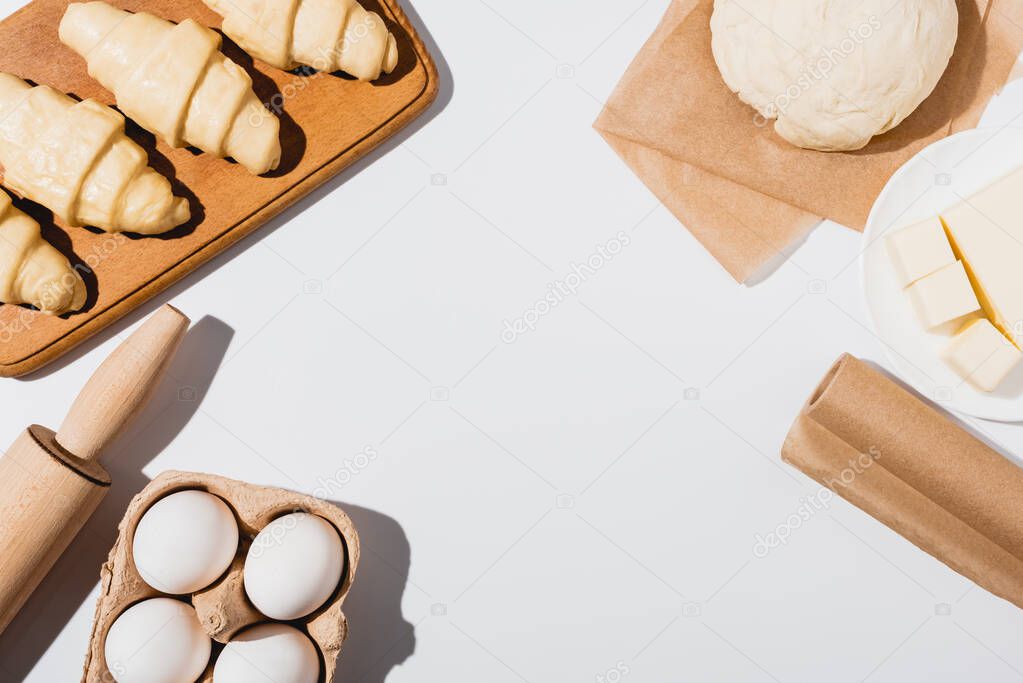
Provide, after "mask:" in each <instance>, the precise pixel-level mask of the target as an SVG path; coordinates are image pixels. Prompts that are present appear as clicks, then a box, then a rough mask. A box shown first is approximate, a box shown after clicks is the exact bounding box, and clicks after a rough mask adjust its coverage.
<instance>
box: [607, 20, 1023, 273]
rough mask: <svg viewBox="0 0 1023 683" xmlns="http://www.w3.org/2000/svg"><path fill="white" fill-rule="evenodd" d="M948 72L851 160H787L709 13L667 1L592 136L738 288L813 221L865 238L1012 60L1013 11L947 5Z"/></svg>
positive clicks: (973, 119) (792, 154)
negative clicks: (735, 72) (881, 210)
mask: <svg viewBox="0 0 1023 683" xmlns="http://www.w3.org/2000/svg"><path fill="white" fill-rule="evenodd" d="M957 4H958V7H959V37H958V41H957V43H956V48H955V52H954V54H953V56H952V60H951V62H950V63H949V67H948V69H947V70H946V72H945V75H944V76H943V77H942V79H941V81H940V82H939V83H938V86H937V87H936V88H935V90H934V92H933V93H932V94H931V96H930V97H928V98H927V100H925V101H924V102H923V104H921V105H920V107H919V108H918V109H917V110H916V111H915V112H914V113H913V114H912V115H911V116H909V117H908V118H907V119H906V120H905V121H903V122H902V124H900V125H899V126H897V127H896V128H895V129H894V130H892V131H889V132H888V133H886V134H885V135H881V136H878V137H876V138H875V139H874V140H872V141H871V142H870V144H868V145H867V146H866V147H865V148H863V149H862V150H858V151H855V152H848V153H833V152H832V153H827V152H816V151H813V150H804V149H799V148H797V147H794V146H792V145H791V144H789V143H788V142H786V141H785V140H783V139H782V138H781V137H779V136H778V135H777V134H775V132H774V127H773V122H772V123H769V124H768V125H761V126H758V125H757V124H756V122H755V120H754V115H755V113H756V112H755V111H754V110H753V109H752V108H751V107H748V106H746V105H745V104H743V103H742V102H741V101H740V100H739V98H738V97H737V96H736V95H735V94H734V93H732V92H731V91H730V90H729V89H728V87H727V86H726V85H725V83H724V81H723V80H722V79H721V75H720V73H719V72H718V69H717V65H716V64H715V62H714V57H713V55H712V53H711V48H710V42H711V33H710V15H711V12H712V10H713V6H714V3H713V0H674V2H673V3H672V4H671V6H670V7H669V9H668V11H667V13H666V14H665V16H664V18H663V19H662V20H661V23H660V25H659V26H658V28H657V30H656V31H655V33H654V34H653V36H652V37H651V38H650V39H649V40H648V41H647V43H646V45H644V47H643V48H642V50H641V51H640V53H639V54H638V55H637V56H636V58H635V60H634V61H633V63H632V65H631V66H630V67H629V68H628V70H627V71H626V73H625V75H624V76H623V77H622V79H621V81H620V82H619V83H618V86H617V87H616V89H615V91H614V92H613V93H612V95H611V97H610V99H609V100H608V102H607V104H606V105H605V107H604V109H603V111H602V112H601V114H600V116H599V118H598V119H597V121H596V122H595V124H594V127H595V128H596V129H597V131H598V132H600V134H601V135H603V136H604V138H605V139H606V140H607V142H608V143H609V144H610V145H611V147H613V148H614V149H615V151H616V152H617V153H618V154H619V155H620V156H621V157H622V159H623V160H624V161H625V162H626V163H627V164H628V165H629V166H630V167H631V168H632V170H633V171H634V172H635V173H636V175H638V176H639V178H640V179H641V180H642V181H643V182H644V183H645V184H646V185H647V186H648V187H649V188H650V189H651V191H653V193H654V194H655V195H656V196H657V197H658V199H660V200H661V202H663V203H664V205H665V206H666V207H667V208H668V209H669V210H670V211H672V213H674V214H675V216H676V217H677V218H678V219H679V220H680V221H681V222H682V223H683V224H684V225H685V226H686V227H687V228H688V229H689V230H690V231H691V232H692V233H693V235H694V236H695V237H696V238H697V239H698V240H699V241H700V242H701V243H702V244H703V245H704V247H706V249H707V250H708V251H710V253H711V254H712V255H713V256H714V257H715V258H716V259H717V260H718V261H719V262H720V263H721V265H722V266H724V267H725V269H726V270H727V271H728V272H729V273H731V275H732V276H733V277H734V278H735V279H736V280H738V281H740V282H743V281H746V280H747V279H748V278H749V277H750V276H751V275H753V274H754V273H755V272H756V271H757V270H758V269H760V268H761V267H762V266H763V265H764V264H765V263H767V262H768V261H770V260H772V259H775V258H777V257H779V256H780V255H782V254H783V253H784V250H785V249H786V248H787V247H790V246H792V245H793V244H794V243H795V242H797V241H798V240H799V239H801V238H802V237H804V236H805V235H806V234H807V232H809V230H810V229H812V228H813V226H814V225H816V224H817V223H818V222H819V221H820V219H821V218H830V219H832V220H835V221H837V222H839V223H842V224H844V225H847V226H849V227H850V228H854V229H856V230H863V227H864V224H865V223H866V219H867V215H868V214H869V212H870V208H871V206H872V205H873V203H874V200H875V198H876V197H877V195H878V194H879V193H880V191H881V189H882V188H883V187H884V184H885V183H886V182H887V181H888V178H889V177H891V175H892V173H894V172H895V170H896V169H898V168H899V166H901V165H902V164H903V163H905V162H906V161H907V160H908V159H909V158H910V157H912V156H913V155H914V154H916V153H917V152H918V151H920V150H921V149H923V148H924V147H926V146H927V145H928V144H930V143H932V142H934V141H936V140H938V139H939V138H942V137H944V136H946V135H948V134H949V133H950V132H955V131H958V130H962V129H965V128H972V127H973V126H975V125H976V123H977V121H978V120H979V118H980V115H981V114H982V113H983V111H984V107H985V106H986V105H987V103H988V101H989V100H990V98H991V96H992V95H994V94H995V93H997V91H998V90H999V89H1000V88H1001V87H1002V86H1003V85H1004V84H1005V83H1006V82H1007V81H1008V80H1009V78H1010V75H1011V74H1012V72H1013V67H1014V65H1015V64H1016V60H1017V57H1018V56H1019V54H1020V51H1021V49H1023V28H1021V27H1023V8H1021V5H1023V3H1019V2H1012V1H1010V0H957Z"/></svg>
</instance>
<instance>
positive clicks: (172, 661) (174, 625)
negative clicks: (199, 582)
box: [104, 598, 210, 683]
mask: <svg viewBox="0 0 1023 683" xmlns="http://www.w3.org/2000/svg"><path fill="white" fill-rule="evenodd" d="M104 656H105V657H106V660H107V669H108V670H109V671H110V674H111V676H112V677H113V679H114V680H115V681H116V682H117V683H194V681H195V680H196V679H197V678H199V676H200V675H201V674H202V672H203V671H204V670H205V669H206V664H207V663H208V662H209V660H210V638H209V636H207V635H206V633H205V632H204V631H203V630H202V626H201V625H200V624H199V617H197V616H196V614H195V610H194V609H193V608H192V606H191V605H188V604H186V603H183V602H181V601H179V600H174V599H172V598H153V599H152V600H144V601H143V602H140V603H138V604H135V605H132V606H131V607H129V608H128V609H127V610H125V611H124V613H123V614H121V616H119V617H117V620H116V621H115V622H114V623H113V624H112V625H111V627H110V630H109V631H108V632H107V640H106V643H105V644H104Z"/></svg>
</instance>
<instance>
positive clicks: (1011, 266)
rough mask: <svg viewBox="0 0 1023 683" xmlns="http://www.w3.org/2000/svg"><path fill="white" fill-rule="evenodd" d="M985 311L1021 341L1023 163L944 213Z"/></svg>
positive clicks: (998, 324) (957, 250) (1017, 340)
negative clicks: (1022, 166)
mask: <svg viewBox="0 0 1023 683" xmlns="http://www.w3.org/2000/svg"><path fill="white" fill-rule="evenodd" d="M941 217H942V219H943V220H944V223H945V227H946V228H947V229H948V235H949V238H950V239H951V242H952V250H953V252H954V253H955V254H956V257H957V258H959V259H960V260H961V261H963V263H964V264H965V265H966V270H967V273H968V274H969V276H970V278H971V280H972V281H973V284H974V288H975V289H976V290H977V296H978V298H979V299H980V303H981V305H982V306H983V308H984V313H985V314H986V315H987V317H988V318H990V320H991V322H992V323H994V325H995V327H997V328H998V329H999V330H1001V331H1002V333H1003V334H1005V335H1006V336H1007V337H1009V339H1011V340H1013V342H1014V343H1015V344H1016V345H1017V346H1020V343H1021V342H1023V168H1021V169H1018V170H1016V171H1013V172H1012V173H1010V174H1009V175H1007V176H1006V177H1004V178H1002V179H1001V180H999V181H998V182H996V183H994V184H993V185H990V186H988V187H987V188H985V189H983V190H981V191H980V192H978V193H977V194H975V195H973V196H972V197H970V198H969V199H967V200H965V201H963V202H960V203H959V204H957V205H956V206H954V207H953V208H951V209H949V210H947V211H943V212H942V214H941Z"/></svg>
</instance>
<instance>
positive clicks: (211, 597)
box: [82, 471, 359, 683]
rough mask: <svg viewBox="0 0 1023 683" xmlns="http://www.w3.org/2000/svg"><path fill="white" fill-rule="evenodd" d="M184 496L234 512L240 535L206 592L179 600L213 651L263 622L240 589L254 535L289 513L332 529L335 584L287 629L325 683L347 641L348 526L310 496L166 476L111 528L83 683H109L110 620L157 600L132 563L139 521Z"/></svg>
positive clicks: (351, 538) (355, 557) (353, 540)
mask: <svg viewBox="0 0 1023 683" xmlns="http://www.w3.org/2000/svg"><path fill="white" fill-rule="evenodd" d="M188 489H195V490H199V491H206V492H208V493H212V494H213V495H215V496H219V497H220V498H221V499H222V500H223V501H224V502H225V503H227V505H228V506H229V507H230V508H231V509H232V511H233V512H234V514H235V519H236V520H237V522H238V528H239V532H240V540H239V544H238V552H237V554H236V555H235V558H234V561H233V562H232V564H231V566H230V567H229V568H228V569H227V571H226V572H225V573H224V575H223V576H221V577H220V578H219V579H217V581H215V582H214V583H213V584H212V585H210V586H209V587H207V588H204V589H203V590H201V591H199V592H197V593H194V594H192V595H191V596H186V597H188V598H189V599H190V602H191V604H192V605H193V606H194V607H195V610H196V613H197V614H198V615H199V621H200V623H201V624H202V627H203V629H204V630H205V631H206V632H207V633H208V634H209V635H210V637H211V638H212V639H213V640H214V641H216V642H218V643H227V642H228V641H229V640H231V638H232V637H233V636H234V635H235V634H236V633H238V632H239V631H241V630H242V629H244V628H246V627H248V626H252V625H254V624H258V623H263V622H268V621H271V620H270V619H268V618H267V617H265V616H263V615H262V614H260V613H259V611H258V610H256V608H255V607H253V606H252V604H251V603H250V602H249V599H248V597H247V596H246V595H245V588H244V585H243V582H242V569H243V566H244V564H245V556H246V553H248V550H249V546H250V545H251V543H252V540H253V539H254V538H255V536H256V534H258V533H259V531H260V530H261V529H263V528H264V527H265V526H266V525H267V524H269V523H270V522H272V521H273V520H274V519H276V518H278V517H281V516H283V515H286V514H289V513H292V512H309V513H311V514H314V515H319V516H320V517H322V518H324V519H326V520H327V521H328V522H330V523H331V524H333V525H334V528H335V529H336V530H337V531H338V533H339V534H340V536H341V540H342V543H343V544H344V548H345V563H344V569H343V571H342V575H341V582H340V584H339V585H338V588H337V590H336V591H335V592H334V594H333V595H332V596H331V597H330V599H329V600H327V602H326V603H325V604H324V605H323V606H322V607H320V608H319V609H317V610H316V611H315V612H313V613H312V614H310V615H308V616H307V617H304V618H302V619H298V620H296V621H294V622H289V623H290V624H292V625H293V626H296V627H297V628H299V629H301V630H303V631H305V632H306V633H307V634H308V635H309V637H310V639H312V641H313V643H314V645H315V646H316V649H317V651H318V652H319V654H320V681H321V683H333V681H334V676H335V669H336V667H337V658H338V655H339V654H340V652H341V646H342V644H343V643H344V641H345V639H346V638H347V636H348V622H347V620H346V619H345V615H344V612H342V610H341V607H342V604H343V603H344V600H345V597H346V596H347V595H348V591H349V590H350V589H351V586H352V581H353V580H354V579H355V569H356V567H357V566H358V564H359V535H358V533H356V531H355V527H354V525H353V524H352V520H351V519H349V517H348V515H346V514H345V513H344V512H343V511H342V510H341V509H340V508H338V507H337V506H335V505H333V504H331V503H328V502H326V501H323V500H320V499H319V498H314V497H312V496H307V495H303V494H301V493H295V492H293V491H288V490H285V489H276V488H269V487H265V486H255V485H253V484H247V483H244V482H240V481H234V480H231V479H225V478H224V477H218V476H215V475H212V474H200V473H195V472H173V471H172V472H164V473H163V474H161V475H160V476H158V477H157V478H156V479H154V480H153V481H151V482H150V483H149V485H148V486H146V487H145V488H144V489H143V490H142V491H141V492H140V493H139V494H138V495H137V496H135V497H134V498H133V499H132V501H131V503H130V504H129V505H128V510H127V512H125V514H124V518H123V519H122V520H121V523H120V525H119V526H118V536H117V542H116V543H115V544H114V547H113V548H112V549H111V551H110V556H109V557H108V558H107V561H106V563H105V564H104V565H103V567H102V569H101V570H100V597H99V600H98V601H97V604H96V616H95V618H94V620H93V625H92V635H91V637H90V640H89V652H88V653H87V655H86V658H85V673H84V675H83V677H82V681H83V683H110V681H113V680H114V679H113V676H112V675H111V673H110V672H109V671H108V669H107V663H106V660H105V658H104V656H103V648H104V644H105V642H106V636H107V632H108V631H109V630H110V626H111V625H112V624H113V623H114V621H115V620H116V619H117V617H119V616H120V615H121V614H122V613H123V612H124V611H125V610H126V609H128V608H129V607H131V606H132V605H134V604H135V603H137V602H140V601H142V600H147V599H149V598H155V597H161V596H165V594H164V593H160V592H159V591H157V590H155V589H154V588H152V587H150V586H149V585H148V584H147V583H146V582H145V581H143V580H142V577H141V576H140V575H139V572H138V570H137V569H136V568H135V562H134V559H133V558H132V539H133V538H134V536H135V528H136V526H138V523H139V520H140V519H141V518H142V515H143V514H144V513H145V512H146V510H148V509H149V507H150V506H151V505H152V504H153V503H155V502H156V501H158V500H159V499H161V498H163V497H165V496H168V495H170V494H172V493H176V492H178V491H184V490H188ZM170 597H178V598H181V597H182V596H170ZM219 651H220V648H218V647H216V646H214V650H213V655H212V656H211V657H210V664H209V666H208V667H207V669H206V672H205V673H204V674H203V676H202V677H201V678H200V679H199V680H200V682H201V683H212V681H213V664H214V662H215V661H216V657H217V655H218V654H219Z"/></svg>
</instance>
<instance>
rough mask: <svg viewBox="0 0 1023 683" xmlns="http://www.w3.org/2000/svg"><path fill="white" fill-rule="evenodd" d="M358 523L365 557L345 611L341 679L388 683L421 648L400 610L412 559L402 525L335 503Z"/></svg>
mask: <svg viewBox="0 0 1023 683" xmlns="http://www.w3.org/2000/svg"><path fill="white" fill-rule="evenodd" d="M334 504H335V505H337V506H338V507H340V508H341V509H343V510H344V511H345V512H347V513H348V515H349V516H350V517H351V518H352V521H353V522H355V528H356V529H357V530H358V532H359V540H360V543H361V550H362V555H361V557H360V559H359V567H358V569H357V570H356V572H355V581H354V583H353V584H352V592H351V593H349V595H348V598H347V599H346V600H345V604H344V613H345V616H346V617H347V618H348V626H349V629H350V633H349V637H348V641H347V642H345V644H344V647H343V648H342V649H341V657H340V658H339V661H338V668H337V680H339V681H349V682H350V683H355V682H356V681H358V683H383V681H384V680H386V678H387V675H388V673H389V672H390V671H391V669H393V668H394V667H396V666H398V665H399V664H401V663H402V662H404V661H405V660H406V659H408V658H409V657H410V656H411V655H412V653H413V652H414V651H415V648H416V634H415V627H414V626H413V625H412V624H411V623H409V622H408V621H406V620H405V618H404V616H402V612H401V598H402V595H403V594H404V592H405V586H406V584H407V583H408V574H409V566H410V562H411V555H410V549H409V542H408V538H407V537H406V535H405V532H404V531H403V530H402V528H401V526H399V525H398V523H397V522H396V521H395V520H393V519H392V518H390V517H388V516H386V515H383V514H381V513H379V512H375V511H373V510H369V509H367V508H363V507H359V506H356V505H348V504H347V503H343V502H334Z"/></svg>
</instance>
